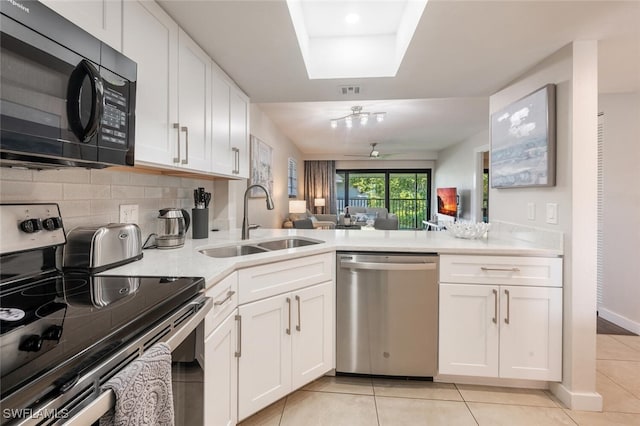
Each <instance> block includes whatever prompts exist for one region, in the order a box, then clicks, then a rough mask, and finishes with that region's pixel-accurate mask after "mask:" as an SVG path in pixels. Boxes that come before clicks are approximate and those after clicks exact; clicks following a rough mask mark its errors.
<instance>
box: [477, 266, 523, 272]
mask: <svg viewBox="0 0 640 426" xmlns="http://www.w3.org/2000/svg"><path fill="white" fill-rule="evenodd" d="M480 269H481V270H482V271H485V272H486V271H502V272H520V268H515V267H514V268H487V267H486V266H481V267H480Z"/></svg>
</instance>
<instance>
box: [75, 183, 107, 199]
mask: <svg viewBox="0 0 640 426" xmlns="http://www.w3.org/2000/svg"><path fill="white" fill-rule="evenodd" d="M63 194H64V199H65V200H99V199H104V198H111V186H109V185H91V184H76V183H65V184H63Z"/></svg>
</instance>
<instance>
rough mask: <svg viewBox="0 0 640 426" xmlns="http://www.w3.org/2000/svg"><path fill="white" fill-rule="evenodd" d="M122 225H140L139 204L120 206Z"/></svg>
mask: <svg viewBox="0 0 640 426" xmlns="http://www.w3.org/2000/svg"><path fill="white" fill-rule="evenodd" d="M120 223H138V205H137V204H120Z"/></svg>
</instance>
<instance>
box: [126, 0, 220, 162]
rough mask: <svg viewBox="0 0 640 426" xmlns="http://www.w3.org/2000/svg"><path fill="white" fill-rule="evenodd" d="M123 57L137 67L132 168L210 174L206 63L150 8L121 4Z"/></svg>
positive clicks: (174, 26) (155, 7) (144, 3)
mask: <svg viewBox="0 0 640 426" xmlns="http://www.w3.org/2000/svg"><path fill="white" fill-rule="evenodd" d="M123 11H124V13H123V40H122V45H123V49H122V50H123V53H124V54H125V55H127V56H129V57H130V58H131V59H133V60H134V61H136V62H137V63H138V83H137V93H136V154H135V155H136V164H139V163H140V162H142V163H143V164H149V165H154V166H168V167H169V168H179V169H184V170H193V171H198V172H206V173H208V172H211V171H212V164H211V144H210V138H211V121H210V118H209V114H210V109H211V93H210V92H211V86H210V78H211V62H210V61H211V60H210V58H209V57H208V56H207V55H206V54H205V53H204V51H203V50H202V49H201V48H200V47H199V46H198V45H197V44H196V43H195V42H194V41H193V40H192V39H191V38H190V37H189V36H188V35H187V34H186V33H185V32H184V31H182V30H181V29H180V28H179V27H178V25H177V24H176V23H175V21H173V19H171V17H170V16H169V15H167V14H166V13H165V12H164V11H163V10H162V9H161V8H160V6H158V5H157V4H156V3H155V2H149V1H125V2H124V9H123Z"/></svg>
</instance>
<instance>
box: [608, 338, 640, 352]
mask: <svg viewBox="0 0 640 426" xmlns="http://www.w3.org/2000/svg"><path fill="white" fill-rule="evenodd" d="M607 336H611V338H612V339H613V340H615V341H616V342H618V343H622V344H623V345H624V346H626V347H628V348H631V350H633V351H634V352H640V350H638V349H636V348H635V347H633V346H631V345H629V344H627V342H625V341H624V340H618V339H616V337H615V336H616V335H613V334H607ZM631 337H640V336H631ZM638 340H640V339H638Z"/></svg>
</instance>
